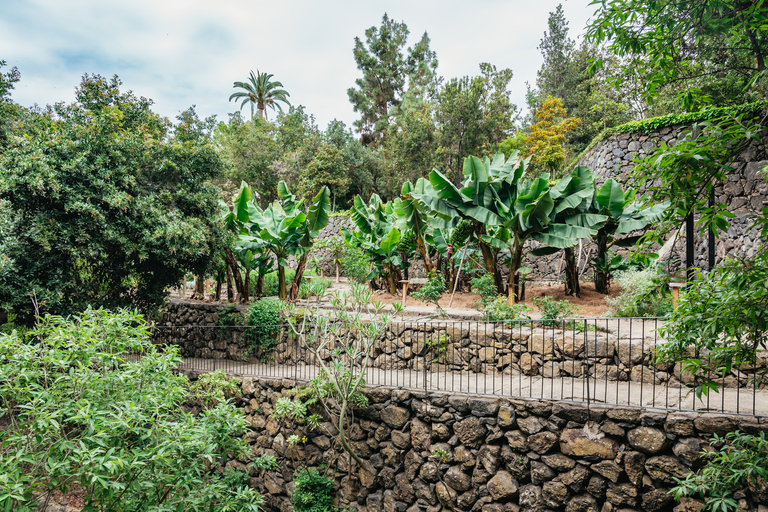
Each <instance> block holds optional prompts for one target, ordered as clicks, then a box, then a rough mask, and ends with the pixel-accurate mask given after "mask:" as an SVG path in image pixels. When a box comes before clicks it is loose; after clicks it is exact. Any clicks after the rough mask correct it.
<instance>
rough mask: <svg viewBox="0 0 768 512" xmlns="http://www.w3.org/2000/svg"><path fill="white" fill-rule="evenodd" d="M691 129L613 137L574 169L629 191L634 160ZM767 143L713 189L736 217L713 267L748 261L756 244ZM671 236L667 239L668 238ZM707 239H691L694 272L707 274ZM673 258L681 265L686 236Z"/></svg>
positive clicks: (766, 192)
mask: <svg viewBox="0 0 768 512" xmlns="http://www.w3.org/2000/svg"><path fill="white" fill-rule="evenodd" d="M687 129H689V126H687V125H675V126H668V127H665V128H661V129H659V130H655V131H652V132H649V133H622V134H618V135H612V136H610V137H608V138H606V139H605V140H603V141H601V142H599V143H598V144H596V145H595V146H594V147H593V148H591V149H590V150H589V151H587V152H586V153H585V154H584V155H583V156H581V158H580V159H579V161H578V162H577V164H578V165H584V166H586V167H587V168H589V169H590V170H591V171H592V172H593V173H595V175H596V176H597V178H598V180H599V181H603V180H605V179H607V178H615V179H616V180H618V181H620V182H622V183H629V184H630V186H631V179H630V176H631V173H632V170H633V169H634V167H635V165H636V164H635V163H634V162H633V160H635V159H642V158H644V157H645V156H647V155H649V154H650V153H651V152H652V151H653V150H654V149H655V148H657V147H658V146H659V144H660V142H661V141H664V142H666V143H667V144H669V145H674V144H675V143H676V142H677V141H678V140H679V139H680V138H681V137H683V135H684V132H685V131H686V130H687ZM766 137H768V135H766V134H763V139H762V140H761V141H760V142H755V143H753V144H751V145H750V146H749V147H747V149H745V150H744V151H743V152H742V153H741V154H740V155H739V156H738V157H737V158H736V159H735V161H734V162H731V163H730V165H731V166H732V167H733V169H734V170H733V172H731V173H730V174H729V175H728V178H727V179H726V180H725V182H724V183H721V184H719V185H718V186H717V187H716V189H715V197H716V200H717V202H719V203H723V204H726V205H728V210H729V211H730V212H731V213H733V214H734V215H735V216H736V217H735V218H734V219H731V220H730V222H731V227H730V229H729V230H728V233H727V234H725V235H724V236H721V237H720V238H719V239H718V240H717V242H716V244H717V245H716V248H715V254H716V258H717V262H720V261H722V260H723V258H725V257H726V256H729V257H736V256H752V255H753V254H754V251H755V250H756V248H757V245H758V244H759V242H760V240H759V239H758V233H757V232H755V231H752V232H747V231H748V230H747V228H748V227H749V226H750V225H751V224H752V220H753V218H754V216H755V215H756V214H758V213H760V211H761V209H762V208H763V207H765V206H768V182H766V176H765V174H762V173H761V172H760V171H761V170H762V169H763V168H764V167H765V166H766V165H768V153H766V149H765V148H766ZM671 235H673V234H672V233H670V236H671ZM707 238H708V237H706V236H705V237H704V239H702V238H701V237H700V236H699V234H698V233H697V234H696V239H695V242H694V244H695V248H696V253H695V266H697V267H700V268H707V267H708V265H709V262H708V256H707V254H708V243H709V242H708V239H707ZM672 256H673V258H675V259H677V260H678V261H684V259H685V235H684V233H681V234H680V237H679V240H678V241H677V243H675V246H674V249H673V252H672Z"/></svg>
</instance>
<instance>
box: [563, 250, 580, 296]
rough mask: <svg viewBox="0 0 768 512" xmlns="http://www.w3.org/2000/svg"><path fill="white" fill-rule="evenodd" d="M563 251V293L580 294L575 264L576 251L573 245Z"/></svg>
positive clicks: (577, 269)
mask: <svg viewBox="0 0 768 512" xmlns="http://www.w3.org/2000/svg"><path fill="white" fill-rule="evenodd" d="M563 251H564V252H565V294H566V295H575V296H576V297H580V296H581V287H580V286H579V267H578V266H577V265H576V252H575V251H574V250H573V247H566V248H565V249H563Z"/></svg>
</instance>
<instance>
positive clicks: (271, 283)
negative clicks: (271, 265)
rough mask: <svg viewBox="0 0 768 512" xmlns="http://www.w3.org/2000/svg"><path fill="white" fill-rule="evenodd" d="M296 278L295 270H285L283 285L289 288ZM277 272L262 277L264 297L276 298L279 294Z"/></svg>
mask: <svg viewBox="0 0 768 512" xmlns="http://www.w3.org/2000/svg"><path fill="white" fill-rule="evenodd" d="M294 277H296V270H295V269H292V268H286V269H285V285H286V286H290V283H291V282H292V281H293V278H294ZM278 284H279V283H278V279H277V271H276V270H275V271H272V272H269V273H267V274H265V275H264V296H265V297H276V296H277V295H279V294H280V288H279V286H278Z"/></svg>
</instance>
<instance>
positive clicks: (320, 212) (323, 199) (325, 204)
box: [307, 187, 331, 233]
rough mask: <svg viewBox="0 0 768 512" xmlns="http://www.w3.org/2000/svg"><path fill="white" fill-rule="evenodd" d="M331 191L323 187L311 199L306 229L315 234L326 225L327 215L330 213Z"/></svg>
mask: <svg viewBox="0 0 768 512" xmlns="http://www.w3.org/2000/svg"><path fill="white" fill-rule="evenodd" d="M330 198H331V191H330V190H328V187H323V188H322V189H321V190H320V192H318V193H317V195H316V196H315V197H313V198H312V206H310V207H309V211H308V212H307V229H309V231H310V232H312V233H316V232H318V231H320V230H321V229H323V228H324V227H325V226H327V225H328V220H329V213H330V211H331V200H330Z"/></svg>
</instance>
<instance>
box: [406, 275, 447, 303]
mask: <svg viewBox="0 0 768 512" xmlns="http://www.w3.org/2000/svg"><path fill="white" fill-rule="evenodd" d="M446 288H447V287H446V284H445V279H443V276H442V274H438V273H437V272H435V271H434V270H433V271H432V272H430V273H429V277H427V282H426V283H424V286H422V287H421V289H419V291H416V292H413V293H412V294H411V296H412V297H413V298H414V299H416V300H420V301H421V302H424V303H425V304H434V305H435V306H436V307H437V309H438V311H442V308H441V307H440V304H438V302H437V301H439V300H440V297H442V296H443V293H444V292H445V290H446Z"/></svg>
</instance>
